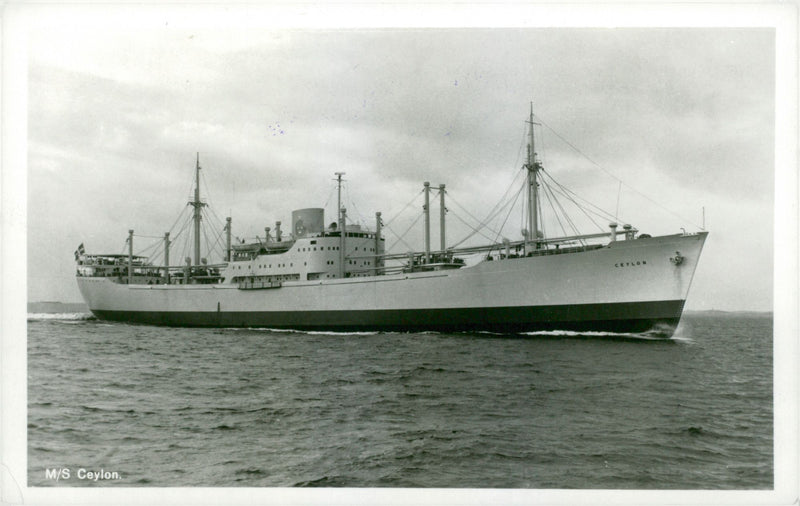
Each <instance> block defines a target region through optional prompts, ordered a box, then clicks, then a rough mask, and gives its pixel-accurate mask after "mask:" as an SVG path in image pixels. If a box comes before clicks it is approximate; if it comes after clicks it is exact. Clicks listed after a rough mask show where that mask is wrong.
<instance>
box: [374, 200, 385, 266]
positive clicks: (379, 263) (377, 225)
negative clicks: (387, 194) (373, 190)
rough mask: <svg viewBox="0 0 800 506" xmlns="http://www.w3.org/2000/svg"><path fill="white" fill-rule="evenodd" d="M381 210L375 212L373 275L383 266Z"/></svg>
mask: <svg viewBox="0 0 800 506" xmlns="http://www.w3.org/2000/svg"><path fill="white" fill-rule="evenodd" d="M382 226H383V222H381V212H380V211H378V212H377V213H375V275H376V276H377V275H378V274H379V273H380V268H381V267H383V257H382V256H380V254H381V227H382Z"/></svg>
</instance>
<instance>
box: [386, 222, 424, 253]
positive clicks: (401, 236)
mask: <svg viewBox="0 0 800 506" xmlns="http://www.w3.org/2000/svg"><path fill="white" fill-rule="evenodd" d="M420 218H422V214H418V215H417V218H416V219H415V220H414V221H413V222H412V223H411V225H409V227H408V228H407V229H406V231H405V232H403V233H402V234H401V235H398V236H397V240H396V241H395V242H394V243H392V245H391V246H389V248H387V251H391V250H392V249H393V248H394V247H395V246H396V245H397V243H398V242H402V243H403V244H405V245H406V247H407V248H408V249H411V250H413V249H414V248H412V247H411V246H410V245H409V244H408V243H407V242H406V241H405V240H403V238H404V237H405V236H406V234H407V233H408V231H409V230H411V229H412V228H413V227H414V225H416V224H417V222H418V221H419V220H420ZM384 227H386V225H384ZM390 231H391V232H392V233H393V234H395V232H394V230H391V229H390ZM395 235H397V234H395Z"/></svg>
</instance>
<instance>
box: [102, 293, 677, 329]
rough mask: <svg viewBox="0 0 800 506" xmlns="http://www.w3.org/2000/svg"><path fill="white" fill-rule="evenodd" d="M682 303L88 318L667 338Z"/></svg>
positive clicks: (162, 313)
mask: <svg viewBox="0 0 800 506" xmlns="http://www.w3.org/2000/svg"><path fill="white" fill-rule="evenodd" d="M683 305H684V301H682V300H669V301H648V302H622V303H609V304H580V305H561V306H522V307H482V308H441V309H402V310H396V309H385V310H350V311H346V310H342V311H248V312H241V311H224V310H222V309H223V308H221V309H220V310H219V311H206V312H199V311H191V312H173V311H115V310H98V309H93V310H92V312H93V313H94V314H95V316H97V317H98V318H100V319H104V320H114V321H123V322H132V323H145V324H153V325H168V326H180V327H267V328H276V329H297V330H331V331H341V332H352V331H370V330H379V331H409V332H413V331H420V330H435V331H442V332H448V331H491V332H503V333H515V332H534V331H547V330H567V331H578V332H586V331H597V332H620V333H641V332H649V331H653V332H655V333H657V334H658V335H661V336H664V337H669V336H671V335H672V333H673V332H674V330H675V327H677V325H678V322H679V321H680V317H681V312H682V311H683Z"/></svg>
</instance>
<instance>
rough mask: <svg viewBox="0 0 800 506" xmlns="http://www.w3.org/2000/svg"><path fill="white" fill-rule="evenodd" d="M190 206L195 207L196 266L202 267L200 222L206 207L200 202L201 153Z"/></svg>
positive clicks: (198, 156) (198, 155)
mask: <svg viewBox="0 0 800 506" xmlns="http://www.w3.org/2000/svg"><path fill="white" fill-rule="evenodd" d="M189 205H191V206H192V207H194V218H193V220H194V265H200V220H202V211H201V209H202V208H203V206H205V204H204V203H202V202H200V153H197V166H196V169H195V186H194V200H193V201H191V202H189Z"/></svg>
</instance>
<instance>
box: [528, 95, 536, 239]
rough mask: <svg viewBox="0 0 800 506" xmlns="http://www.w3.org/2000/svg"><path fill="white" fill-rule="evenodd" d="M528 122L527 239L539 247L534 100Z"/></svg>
mask: <svg viewBox="0 0 800 506" xmlns="http://www.w3.org/2000/svg"><path fill="white" fill-rule="evenodd" d="M528 123H529V124H530V126H531V129H530V141H529V142H528V162H527V163H526V164H525V168H526V169H528V225H529V227H530V228H529V230H528V237H527V241H528V242H530V241H531V240H532V241H533V243H534V246H533V247H534V249H539V215H538V207H539V202H538V197H539V195H538V193H539V190H538V186H539V184H538V183H537V181H536V180H537V176H538V171H539V163H538V162H537V161H536V150H535V145H534V136H533V125H534V123H533V102H531V116H530V120H529V121H528ZM526 249H527V248H526Z"/></svg>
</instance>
